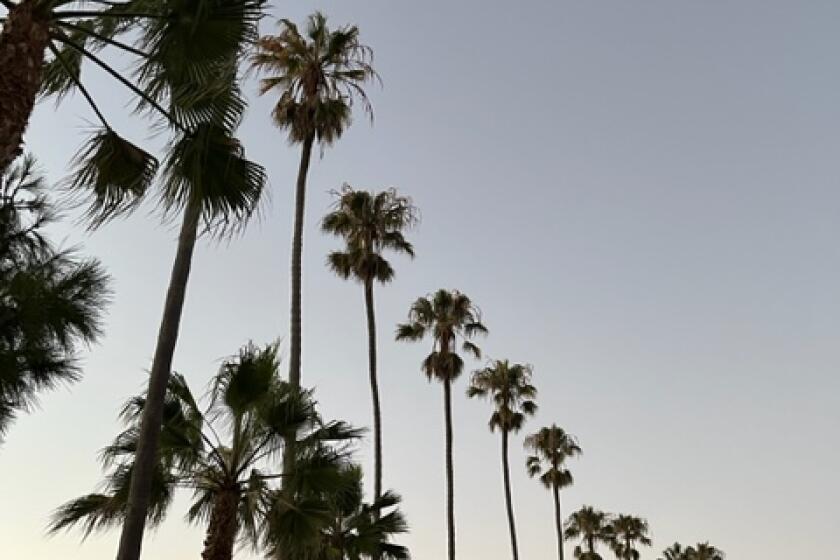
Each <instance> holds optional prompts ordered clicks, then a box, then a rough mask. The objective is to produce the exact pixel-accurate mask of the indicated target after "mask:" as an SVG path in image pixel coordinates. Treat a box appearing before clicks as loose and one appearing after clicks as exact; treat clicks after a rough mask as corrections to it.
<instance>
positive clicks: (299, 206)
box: [289, 136, 315, 389]
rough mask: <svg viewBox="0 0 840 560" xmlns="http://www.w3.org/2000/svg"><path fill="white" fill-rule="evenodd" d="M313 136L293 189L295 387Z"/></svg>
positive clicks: (292, 367) (306, 142)
mask: <svg viewBox="0 0 840 560" xmlns="http://www.w3.org/2000/svg"><path fill="white" fill-rule="evenodd" d="M314 141H315V137H314V136H309V137H308V138H307V139H306V140H304V141H303V149H302V150H301V154H300V168H299V169H298V176H297V188H296V190H295V224H294V234H293V236H292V317H291V330H292V333H291V334H292V344H291V351H290V353H289V383H290V384H291V385H292V387H294V388H295V389H298V388H300V362H301V323H302V319H301V277H302V264H301V262H302V259H303V219H304V214H305V212H304V210H305V206H306V204H305V201H306V176H307V174H308V173H309V161H310V159H312V144H313V143H314Z"/></svg>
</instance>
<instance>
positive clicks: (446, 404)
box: [396, 290, 487, 560]
mask: <svg viewBox="0 0 840 560" xmlns="http://www.w3.org/2000/svg"><path fill="white" fill-rule="evenodd" d="M486 333H487V328H486V327H485V326H484V324H482V322H481V315H480V313H479V311H478V308H476V307H475V305H473V303H472V301H470V298H468V297H467V296H466V295H465V294H462V293H461V292H458V291H449V290H438V291H437V292H435V293H434V294H432V295H430V296H429V297H421V298H419V299H418V300H417V301H415V302H414V304H413V305H412V306H411V309H410V310H409V312H408V322H407V323H404V324H401V325H398V326H397V336H396V338H397V340H405V341H414V342H416V341H419V340H422V339H423V338H424V337H425V336H426V334H430V335H431V337H432V352H431V353H430V354H429V355H428V356H426V359H425V360H423V366H422V367H423V372H424V373H425V374H426V377H427V378H428V379H429V381H432V380H433V379H436V380H438V381H440V382H441V383H443V411H444V420H445V424H446V521H447V537H448V539H447V542H448V550H449V560H455V491H454V483H453V477H454V469H453V466H452V383H453V382H454V381H455V380H456V379H457V378H458V376H460V375H461V372H462V371H463V370H464V361H463V360H462V359H461V356H459V355H458V342H459V340H460V341H461V347H462V348H463V350H464V351H465V352H469V353H470V354H472V355H473V356H475V357H476V358H480V357H481V350H480V349H479V348H478V346H476V345H475V344H474V343H473V342H471V341H470V339H471V338H473V337H474V336H475V335H477V334H486Z"/></svg>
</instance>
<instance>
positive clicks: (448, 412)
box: [443, 377, 455, 560]
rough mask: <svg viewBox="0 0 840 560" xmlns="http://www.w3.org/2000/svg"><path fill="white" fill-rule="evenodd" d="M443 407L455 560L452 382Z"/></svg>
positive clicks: (448, 518)
mask: <svg viewBox="0 0 840 560" xmlns="http://www.w3.org/2000/svg"><path fill="white" fill-rule="evenodd" d="M443 407H444V414H445V420H446V528H447V537H448V540H447V542H448V545H449V560H455V487H454V483H453V478H454V476H455V469H454V468H453V466H452V381H451V380H450V379H449V378H448V377H447V378H446V379H445V380H444V381H443Z"/></svg>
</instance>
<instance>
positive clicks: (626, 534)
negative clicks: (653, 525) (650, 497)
mask: <svg viewBox="0 0 840 560" xmlns="http://www.w3.org/2000/svg"><path fill="white" fill-rule="evenodd" d="M611 526H612V533H613V539H614V542H613V543H612V547H613V551H614V552H615V554H616V556H617V557H618V558H620V559H621V560H639V558H640V556H641V553H640V552H639V550H637V549H636V548H635V545H636V543H638V544H641V545H643V546H650V545H651V540H650V538H649V537H648V530H649V528H648V522H647V521H646V520H644V519H642V518H640V517H634V516H632V515H623V514H622V515H618V516H616V517H615V519H613V521H612V524H611Z"/></svg>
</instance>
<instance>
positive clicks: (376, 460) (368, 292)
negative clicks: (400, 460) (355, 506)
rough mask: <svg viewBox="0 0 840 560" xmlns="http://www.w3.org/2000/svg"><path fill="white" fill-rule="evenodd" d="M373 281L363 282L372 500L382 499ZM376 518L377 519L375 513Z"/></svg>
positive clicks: (380, 421)
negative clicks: (369, 410)
mask: <svg viewBox="0 0 840 560" xmlns="http://www.w3.org/2000/svg"><path fill="white" fill-rule="evenodd" d="M373 304H374V302H373V280H371V279H367V280H366V281H365V311H366V312H367V327H368V366H369V368H370V396H371V400H372V401H373V477H374V480H373V498H374V500H379V498H381V497H382V412H381V409H380V408H379V382H378V380H377V378H376V314H375V313H374V306H373ZM376 516H377V517H379V513H378V511H377V513H376Z"/></svg>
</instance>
